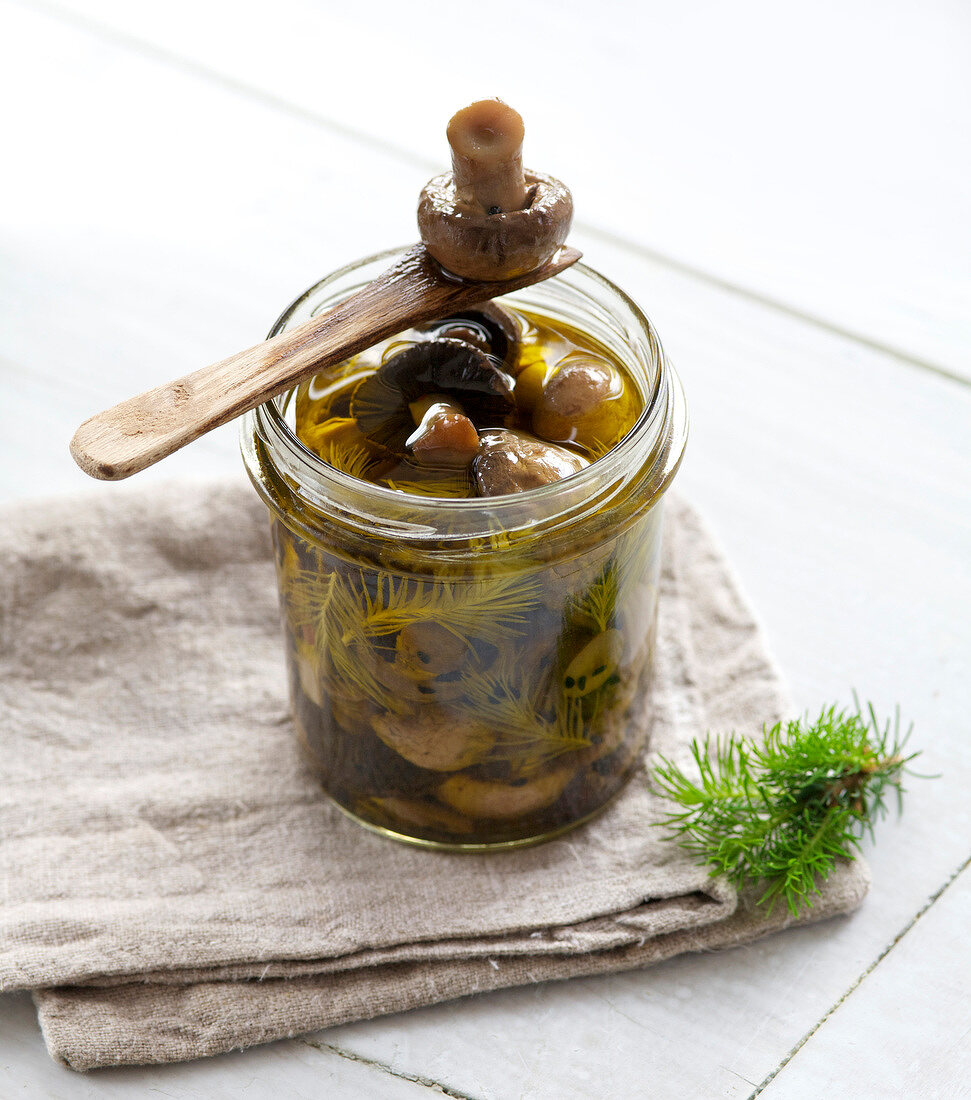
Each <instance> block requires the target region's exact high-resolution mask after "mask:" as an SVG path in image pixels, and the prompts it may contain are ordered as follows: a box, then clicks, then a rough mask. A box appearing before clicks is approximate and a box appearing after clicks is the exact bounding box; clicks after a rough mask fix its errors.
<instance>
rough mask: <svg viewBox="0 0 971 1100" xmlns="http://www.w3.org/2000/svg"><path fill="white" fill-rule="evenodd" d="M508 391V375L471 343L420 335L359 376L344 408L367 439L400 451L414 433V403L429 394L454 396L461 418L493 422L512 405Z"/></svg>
mask: <svg viewBox="0 0 971 1100" xmlns="http://www.w3.org/2000/svg"><path fill="white" fill-rule="evenodd" d="M512 390H513V381H512V378H510V376H509V375H508V374H506V373H505V371H503V370H500V369H499V367H497V366H496V365H495V363H493V361H492V359H491V358H490V357H489V356H488V355H487V354H486V353H485V352H482V351H480V350H478V349H477V348H474V347H473V346H472V345H471V344H468V343H466V342H465V341H463V340H451V339H446V340H424V341H421V342H420V343H417V344H412V345H411V346H410V347H408V348H405V350H404V351H400V352H398V353H397V355H393V356H392V357H391V358H390V359H388V360H387V362H385V363H382V365H381V366H380V367H379V368H378V370H377V371H375V373H374V374H371V375H369V376H368V377H367V378H365V379H364V380H363V381H362V382H361V384H360V385H359V386H358V387H357V389H356V390H355V391H354V396H353V397H352V398H351V410H350V411H351V416H352V417H353V418H354V419H355V420H356V421H357V425H358V427H359V428H360V430H361V431H362V432H363V433H364V435H365V436H367V438H368V439H369V440H371V442H372V443H377V444H380V445H382V446H384V447H386V448H388V449H389V450H392V451H397V452H399V453H401V452H403V451H404V450H405V448H406V446H407V444H408V440H409V438H410V437H412V436H413V435H414V432H415V426H416V415H415V412H414V411H413V410H412V404H413V403H414V402H422V401H423V400H426V399H428V398H429V397H433V398H435V399H437V400H439V401H441V400H445V401H446V402H448V401H454V402H455V403H456V404H458V403H461V409H462V415H463V416H465V417H466V418H468V419H470V420H478V421H479V423H484V424H496V423H502V421H503V420H504V418H505V416H506V415H507V413H508V412H509V410H510V409H512V407H513V399H512ZM417 411H418V417H417V420H418V422H419V424H420V422H421V419H422V418H423V417H424V415H425V412H426V411H427V407H424V406H418V409H417ZM451 411H453V412H454V410H451ZM473 430H474V427H473Z"/></svg>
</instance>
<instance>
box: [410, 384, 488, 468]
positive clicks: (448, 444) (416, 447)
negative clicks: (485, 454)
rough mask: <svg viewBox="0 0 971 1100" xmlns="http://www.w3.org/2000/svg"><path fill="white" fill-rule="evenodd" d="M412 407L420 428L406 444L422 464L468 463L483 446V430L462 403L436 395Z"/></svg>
mask: <svg viewBox="0 0 971 1100" xmlns="http://www.w3.org/2000/svg"><path fill="white" fill-rule="evenodd" d="M409 408H410V409H411V415H412V417H413V418H414V420H415V423H416V424H417V425H418V427H417V428H415V430H414V432H412V434H411V435H410V436H409V437H408V438H407V439H406V440H405V446H406V447H407V448H408V449H409V450H410V451H411V453H412V454H413V455H414V456H415V461H416V462H417V463H418V464H419V465H421V466H448V467H454V468H456V469H462V468H464V467H466V466H468V464H469V463H470V462H471V461H472V459H473V458H474V457H475V455H476V452H477V451H478V449H479V433H478V432H477V431H476V430H475V425H474V424H473V423H472V421H471V420H469V418H468V417H467V416H466V415H465V410H464V409H463V408H462V406H461V405H458V404H456V403H455V402H454V401H449V400H448V398H446V397H442V396H441V395H440V394H432V395H430V396H429V397H422V398H419V400H417V401H412V402H411V404H410V406H409Z"/></svg>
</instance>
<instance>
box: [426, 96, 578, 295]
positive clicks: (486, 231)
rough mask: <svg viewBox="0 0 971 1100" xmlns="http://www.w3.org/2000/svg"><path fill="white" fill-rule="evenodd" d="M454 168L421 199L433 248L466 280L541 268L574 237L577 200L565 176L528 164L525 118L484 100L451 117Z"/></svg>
mask: <svg viewBox="0 0 971 1100" xmlns="http://www.w3.org/2000/svg"><path fill="white" fill-rule="evenodd" d="M447 137H448V141H449V145H450V146H451V148H452V171H451V172H445V173H443V174H442V175H440V176H436V177H435V178H434V179H431V180H429V182H428V183H427V184H426V185H425V188H424V190H423V191H422V193H421V198H420V200H419V204H418V227H419V229H420V231H421V239H422V241H423V242H424V244H425V248H426V249H427V250H428V251H429V253H430V254H431V255H432V256H434V258H435V259H436V260H438V262H439V263H440V264H441V265H442V266H443V267H444V268H446V270H448V271H451V272H453V273H454V274H455V275H459V276H461V277H462V278H464V279H482V280H485V281H494V280H498V279H511V278H513V277H515V276H516V275H523V274H525V273H526V272H528V271H534V270H535V269H536V268H538V267H540V266H541V265H542V264H544V263H546V261H547V260H548V259H549V258H550V257H551V256H552V255H553V253H554V252H556V250H557V249H558V248H559V247H560V246H561V245H562V244H563V242H564V241H565V240H566V237H567V234H568V233H569V231H570V223H571V221H572V220H573V199H572V197H571V195H570V192H569V190H568V189H567V188H566V187H565V186H564V184H562V183H561V182H560V181H559V180H557V179H554V178H553V177H552V176H546V175H542V174H540V173H538V172H529V171H524V170H523V162H522V143H523V120H522V118H521V117H520V116H519V114H518V112H516V111H514V110H513V109H512V108H511V107H509V106H508V105H507V104H505V103H503V102H502V101H501V100H498V99H486V100H479V101H478V102H476V103H472V104H470V105H469V106H468V107H465V108H463V109H462V110H461V111H459V112H457V113H456V114H455V115H454V116H453V117H452V119H451V121H450V122H449V124H448V130H447Z"/></svg>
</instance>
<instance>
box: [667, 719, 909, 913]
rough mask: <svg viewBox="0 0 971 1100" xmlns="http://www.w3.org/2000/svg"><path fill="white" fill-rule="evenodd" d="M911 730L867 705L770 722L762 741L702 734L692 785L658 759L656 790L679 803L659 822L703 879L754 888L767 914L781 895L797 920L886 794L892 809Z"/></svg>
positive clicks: (850, 853) (694, 749)
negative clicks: (704, 869) (703, 868)
mask: <svg viewBox="0 0 971 1100" xmlns="http://www.w3.org/2000/svg"><path fill="white" fill-rule="evenodd" d="M911 728H912V727H911ZM910 732H911V730H910V729H908V730H907V732H906V733H905V734H903V736H901V733H900V712H899V710H898V711H897V712H896V718H895V720H894V722H893V724H892V725H891V723H890V722H887V723H886V724H885V725H884V726H882V727H881V725H880V723H879V721H878V720H877V717H876V714H875V713H874V710H873V707H872V706H868V708H867V709H866V711H865V712H864V711H863V710H862V708H860V706H859V704H857V708H856V710H855V711H844V710H837V708H836V707H835V706H832V707H825V708H823V710H822V711H821V713H820V715H819V717H818V718H817V719H816V720H815V721H812V722H811V721H809V719H808V717H807V718H805V719H802V720H796V721H791V722H785V723H782V722H779V723H777V724H776V725H774V726H772V727H771V729H767V730H765V731H764V734H765V736H764V740H763V741H762V742H761V743H760V742H758V741H756V740H754V739H753V738H749V737H741V736H738V735H736V734H731V735H729V736H728V737H724V738H717V739H713V738H711V737H710V736H706V737H705V739H704V741H703V742H701V743H700V744H699V743H698V742H697V741H696V742H694V743H693V744H692V746H691V753H692V757H693V758H694V763H695V767H696V769H697V773H698V778H697V779H694V778H691V777H689V776H688V775H686V774H685V772H683V771H682V770H681V769H680V768H679V767H677V765H675V764H674V763H672V762H671V761H670V760H666V759H664V758H663V757H662V758H661V761H660V763H659V765H658V766H657V767H656V768H655V771H654V777H655V780H656V783H657V785H658V787H659V788H660V791H661V793H662V794H663V795H664V796H665V797H666V798H667V799H669V800H670V801H672V802H674V803H676V804H677V805H678V806H679V807H680V809H677V810H674V811H672V812H670V813H669V814H667V816H666V817H665V818H664V820H663V821H661V822H660V824H661V825H662V826H663V827H665V828H666V829H667V831H668V834H669V836H670V837H671V838H672V839H674V840H676V841H677V842H678V843H679V844H681V845H682V846H683V847H684V848H686V849H687V850H688V851H690V852H692V853H694V854H695V855H697V856H698V857H699V860H700V862H702V863H705V864H708V865H709V866H710V867H711V868H712V874H725V875H727V876H728V878H729V879H730V881H731V882H733V883H735V884H736V885H740V884H741V883H743V882H747V881H758V882H761V883H762V884H763V885H764V892H763V893H762V896H761V897H760V898H759V903H760V904H764V905H766V906H768V908H769V910H770V911H771V909H772V907H773V906H774V905H775V904H776V902H777V901H779V900H780V899H784V900H785V903H786V905H787V906H788V908H789V911H790V912H791V913H793V915H796V914H798V913H799V912H800V910H801V909H802V908H809V907H810V906H811V905H812V898H813V897H814V896H815V895H817V894H818V893H819V890H820V887H819V883H820V882H821V881H822V880H823V879H825V878H826V877H827V876H828V875H829V874H830V872H831V871H832V869H833V867H834V865H835V863H836V860H837V859H839V858H844V859H852V858H853V857H854V851H855V850H857V849H858V848H859V842H860V837H861V835H862V834H863V833H864V832H868V833H870V834H871V835H872V832H873V825H874V822H875V821H876V820H877V819H879V818H880V817H882V816H883V815H884V814H885V813H886V810H887V806H886V795H887V793H888V791H890V790H893V791H894V792H895V793H896V796H897V801H898V810H899V808H900V806H901V797H902V795H903V786H902V777H903V775H904V772H905V771H906V770H907V769H906V766H907V764H908V763H909V762H910V761H911V760H913V759H914V757H915V756H917V755H918V753H910V754H909V755H904V747H905V745H906V743H907V739H908V738H909V736H910ZM910 774H913V773H910Z"/></svg>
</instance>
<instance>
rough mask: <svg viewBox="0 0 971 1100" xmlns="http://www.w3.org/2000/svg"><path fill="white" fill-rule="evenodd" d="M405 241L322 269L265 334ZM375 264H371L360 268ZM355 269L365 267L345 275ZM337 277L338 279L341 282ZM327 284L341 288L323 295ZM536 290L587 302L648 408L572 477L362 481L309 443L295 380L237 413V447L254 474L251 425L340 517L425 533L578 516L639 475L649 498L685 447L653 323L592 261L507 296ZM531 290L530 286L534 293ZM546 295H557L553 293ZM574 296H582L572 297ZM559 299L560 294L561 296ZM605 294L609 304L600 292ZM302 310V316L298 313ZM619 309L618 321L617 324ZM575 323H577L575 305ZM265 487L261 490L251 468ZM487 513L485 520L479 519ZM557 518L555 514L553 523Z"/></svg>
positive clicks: (677, 394)
mask: <svg viewBox="0 0 971 1100" xmlns="http://www.w3.org/2000/svg"><path fill="white" fill-rule="evenodd" d="M402 251H403V249H400V248H395V249H388V250H386V251H384V252H379V253H375V254H374V255H372V256H369V257H366V258H364V259H362V260H357V261H355V262H353V263H350V264H347V265H345V266H344V267H342V268H339V269H338V270H336V271H334V272H332V273H331V274H329V275H327V276H325V277H324V278H323V279H321V280H320V281H319V282H317V283H315V284H314V285H313V286H311V287H309V288H308V289H307V290H305V291H304V292H303V293H302V294H301V295H300V296H299V297H297V298H296V299H294V301H293V302H291V303H290V305H289V306H287V308H286V309H285V310H284V311H283V312H282V313H281V314H280V316H279V317H278V318H277V320H276V321H275V323H274V325H273V327H272V328H271V329H270V332H269V335H268V339H269V338H272V337H274V336H277V335H279V334H280V333H281V332H283V331H284V330H285V329H286V328H287V327H288V325H289V324H290V322H291V321H293V319H294V318H295V317H299V319H300V320H305V319H308V318H309V317H312V316H315V315H316V314H317V313H319V312H321V311H322V310H326V309H329V308H331V307H333V306H334V305H336V304H337V302H339V301H341V300H342V299H344V298H346V297H348V296H349V295H350V294H351V293H354V291H355V290H357V289H358V288H359V287H360V286H363V285H364V284H365V283H366V282H368V281H370V278H371V277H373V275H376V274H377V273H378V270H383V269H384V266H386V265H388V266H390V264H391V263H392V262H393V261H394V260H395V259H396V258H398V257H399V256H400V254H401V252H402ZM369 268H375V269H376V270H374V272H373V274H372V273H371V272H370V271H368V272H367V274H366V276H365V269H369ZM355 276H365V277H363V278H360V281H359V282H356V283H353V284H352V283H349V280H351V279H353V278H354V277H355ZM341 284H343V285H341ZM330 286H338V287H339V289H337V290H336V291H335V293H333V294H332V295H330V296H326V297H321V295H322V293H323V292H324V291H326V289H327V288H328V287H330ZM537 291H538V292H539V297H540V298H541V301H538V302H537V303H536V304H537V306H538V308H539V309H540V310H541V311H542V312H544V313H546V314H549V313H550V309H551V306H552V307H553V308H554V309H555V307H556V306H557V305H558V304H559V305H562V307H563V309H564V311H565V312H564V319H571V315H570V307H571V306H572V307H573V308H574V310H575V308H576V306H577V305H578V304H582V305H583V306H584V307H586V310H587V311H588V315H584V317H583V323H584V324H585V325H586V326H587V327H588V328H589V327H591V325H592V326H593V327H595V328H597V331H596V332H595V335H597V336H598V338H600V339H601V340H603V342H604V343H607V344H608V346H610V345H611V344H613V345H614V347H613V349H612V350H614V352H615V354H617V355H618V357H619V358H620V360H621V361H622V362H623V363H624V364H625V365H626V366H627V367H628V368H631V369H632V373H634V374H635V381H636V383H637V386H638V388H639V389H640V390H641V393H642V397H643V399H644V408H643V410H642V411H641V414H640V416H639V417H638V419H637V421H636V423H635V424H634V425H633V427H632V428H631V430H630V431H629V432H628V433H627V435H626V436H625V437H624V438H623V439H622V440H621V441H620V442H619V443H618V444H616V445H615V446H614V447H612V448H611V449H610V450H609V451H608V452H607V453H606V454H605V455H603V456H601V457H600V458H598V459H596V460H595V461H594V462H592V463H591V464H590V465H589V466H586V467H584V468H583V469H582V470H580V471H578V472H577V473H575V474H571V475H570V476H569V477H566V478H563V479H562V480H560V481H556V482H553V483H551V484H549V485H543V486H540V487H538V488H535V489H527V490H525V491H523V492H520V493H511V494H507V495H504V496H496V497H469V498H454V497H433V496H418V495H412V494H405V493H401V492H398V491H396V490H394V489H390V488H388V487H386V486H383V485H375V484H373V483H371V482H367V481H362V480H361V479H359V478H356V477H353V476H352V475H350V474H347V473H345V472H344V471H342V470H338V469H336V468H335V467H333V466H331V465H329V464H328V463H326V462H324V461H323V460H322V459H321V458H320V457H319V456H318V455H316V454H315V453H314V452H313V451H311V450H310V449H309V448H308V447H307V446H305V445H304V444H303V443H302V442H301V440H300V439H299V438H298V437H297V435H296V433H295V432H294V430H293V429H292V428H291V427H290V425H289V424H288V423H287V420H286V416H285V414H286V410H287V407H288V403H289V402H290V400H291V399H292V396H293V393H294V391H293V390H290V391H287V392H286V393H284V394H280V395H279V396H277V397H275V398H273V399H272V400H270V401H268V402H267V403H266V404H264V405H261V406H259V407H258V408H257V409H254V410H253V411H252V412H250V413H247V414H246V416H245V417H244V420H243V427H242V435H243V450H244V456H245V457H246V458H247V465H248V466H249V468H250V472H251V475H254V463H253V462H252V461H250V459H251V457H252V456H251V454H250V446H249V442H250V441H251V440H252V439H253V437H254V434H255V436H256V438H257V439H259V440H261V441H262V442H263V443H264V444H265V445H266V446H268V447H269V448H270V451H271V453H272V455H273V463H274V465H276V466H277V467H278V468H279V470H280V473H281V474H282V475H283V477H284V478H285V480H286V482H287V483H288V484H289V486H290V487H291V490H293V491H295V492H296V493H297V494H298V495H299V496H300V497H301V498H302V499H303V500H304V501H305V502H306V503H307V504H309V505H310V506H311V507H313V508H315V509H323V510H325V511H327V510H331V509H333V508H334V507H335V505H336V506H338V507H339V510H340V512H341V514H342V520H343V521H344V522H348V521H350V522H351V524H352V525H355V526H356V523H355V522H354V520H355V518H356V519H357V520H360V521H362V522H363V523H365V524H366V525H367V526H377V527H380V528H383V529H385V530H388V529H389V528H390V529H393V530H394V531H395V532H396V533H397V534H398V535H399V536H401V537H405V538H409V537H419V538H427V537H428V536H429V535H432V534H434V535H435V536H437V538H439V539H442V538H445V539H448V538H450V537H454V538H463V539H465V538H469V537H471V536H474V535H475V534H480V533H481V534H485V533H490V534H494V533H495V530H496V528H497V526H498V527H499V528H500V529H502V530H503V531H507V532H509V531H514V530H516V529H522V528H535V527H536V526H537V525H539V524H543V523H548V522H550V521H551V520H553V519H554V517H558V518H560V519H561V520H562V519H571V520H574V521H575V520H576V519H578V518H581V517H582V516H583V515H585V514H588V513H590V512H593V511H596V510H599V509H601V508H603V507H604V506H605V505H606V504H608V503H609V502H610V501H611V500H612V499H613V498H614V497H615V495H616V494H617V493H618V492H621V491H624V492H630V490H631V481H632V479H635V478H636V480H637V481H638V482H643V483H644V486H643V488H644V490H645V492H646V495H647V497H648V498H650V499H649V500H642V503H641V507H647V506H649V505H650V503H651V502H653V500H654V499H655V498H658V497H660V495H661V494H662V493H663V492H664V490H665V489H666V488H667V486H668V484H669V483H670V481H671V479H672V478H673V476H674V474H675V473H676V471H677V469H678V466H679V465H680V462H681V457H682V455H683V452H684V445H685V442H686V438H687V417H686V412H685V407H684V394H683V391H682V389H681V384H680V381H679V380H678V378H677V375H676V374H675V372H674V370H673V368H672V366H671V364H670V362H669V361H668V360H667V358H666V356H665V354H664V350H663V348H662V346H661V341H660V338H659V337H658V335H657V331H656V330H655V328H654V326H653V325H652V324H651V322H650V320H649V319H648V318H647V316H646V315H645V314H644V313H643V312H642V310H641V309H640V307H639V306H638V305H637V304H636V303H635V302H634V301H633V300H632V299H631V298H630V297H629V296H628V295H627V294H626V293H625V292H624V291H623V290H621V289H620V288H619V287H618V286H616V285H615V284H614V283H612V282H611V281H610V280H609V279H607V278H605V277H604V276H603V275H601V274H600V273H599V272H597V271H595V270H594V269H593V268H590V267H588V266H587V265H585V264H582V263H577V264H575V265H573V266H572V267H570V268H568V269H567V270H566V271H563V272H561V273H560V274H559V275H558V276H557V277H556V279H555V280H548V281H546V282H544V283H538V284H534V286H533V287H529V288H526V289H525V290H522V291H516V292H514V293H513V294H510V295H508V296H506V297H507V299H508V301H509V303H510V304H511V305H512V306H514V307H515V306H516V305H517V303H518V304H522V305H527V304H529V303H530V299H531V298H534V297H536V292H537ZM531 292H534V293H531ZM550 298H552V299H554V301H552V302H551V301H550V300H549V299H550ZM578 298H579V299H580V302H578ZM557 299H559V301H557ZM605 299H606V300H607V302H609V309H608V308H606V307H605V305H604V300H605ZM301 314H303V315H305V316H300V315H301ZM618 317H619V318H620V320H621V323H622V331H618ZM572 323H574V324H576V323H577V319H576V317H575V315H574V316H573V317H572ZM253 479H254V482H256V487H257V489H258V490H260V492H261V495H263V496H264V497H265V496H266V493H265V491H264V490H263V488H262V487H261V485H260V484H259V480H258V479H257V477H256V476H254V477H253ZM483 521H484V522H483ZM554 525H555V526H559V524H558V523H557V524H554Z"/></svg>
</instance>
